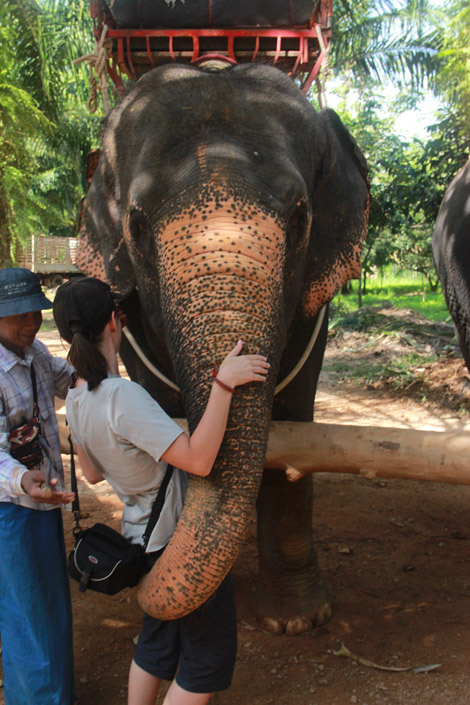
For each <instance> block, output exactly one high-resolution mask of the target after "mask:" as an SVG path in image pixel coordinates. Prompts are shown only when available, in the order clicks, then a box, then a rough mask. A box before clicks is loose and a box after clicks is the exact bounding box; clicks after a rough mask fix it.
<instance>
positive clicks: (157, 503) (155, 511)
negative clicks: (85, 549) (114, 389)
mask: <svg viewBox="0 0 470 705" xmlns="http://www.w3.org/2000/svg"><path fill="white" fill-rule="evenodd" d="M68 441H69V447H70V475H71V490H72V492H75V499H74V500H73V502H72V511H73V514H74V518H75V528H74V531H73V532H74V534H76V533H78V532H79V531H80V501H79V499H78V483H77V475H76V470H75V458H74V449H73V441H72V432H71V431H70V432H69V437H68ZM173 470H174V467H173V465H167V468H166V473H165V477H164V478H163V482H162V484H161V485H160V488H159V490H158V494H157V496H156V497H155V499H154V500H153V504H152V511H151V512H150V516H149V520H148V522H147V526H146V527H145V531H144V533H143V536H142V539H143V545H144V550H145V549H146V548H147V544H148V542H149V540H150V536H151V535H152V531H153V530H154V528H155V525H156V523H157V521H158V519H159V517H160V514H161V512H162V509H163V505H164V503H165V495H166V490H167V488H168V484H169V482H170V480H171V476H172V475H173Z"/></svg>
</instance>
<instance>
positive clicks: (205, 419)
mask: <svg viewBox="0 0 470 705" xmlns="http://www.w3.org/2000/svg"><path fill="white" fill-rule="evenodd" d="M242 347H243V342H242V341H241V340H239V341H238V343H237V344H236V345H235V347H234V348H233V350H232V351H231V352H229V354H228V355H227V357H226V358H225V359H224V361H223V362H222V364H221V366H220V369H219V372H218V374H217V379H218V380H219V382H220V384H214V385H213V386H212V389H211V393H210V396H209V400H208V402H207V406H206V409H205V411H204V413H203V415H202V417H201V420H200V421H199V424H198V425H197V427H196V428H195V430H194V432H193V434H192V435H191V436H190V437H189V438H188V436H186V435H185V434H184V433H182V434H181V435H180V436H178V438H177V439H176V440H175V441H174V442H173V443H172V444H171V446H170V447H169V448H168V449H167V450H166V451H165V453H164V454H163V455H162V460H165V461H166V462H167V463H171V464H172V465H175V466H176V467H178V468H181V469H182V470H186V472H189V473H192V474H193V475H201V476H203V477H205V476H206V475H208V474H209V473H210V471H211V470H212V466H213V464H214V461H215V459H216V457H217V453H218V452H219V448H220V444H221V443H222V439H223V437H224V434H225V429H226V426H227V418H228V412H229V409H230V403H231V401H232V394H231V392H233V388H234V387H237V386H238V385H240V384H246V383H247V382H264V381H265V379H266V375H267V373H268V370H269V362H267V360H266V358H265V357H263V356H262V355H240V352H241V349H242Z"/></svg>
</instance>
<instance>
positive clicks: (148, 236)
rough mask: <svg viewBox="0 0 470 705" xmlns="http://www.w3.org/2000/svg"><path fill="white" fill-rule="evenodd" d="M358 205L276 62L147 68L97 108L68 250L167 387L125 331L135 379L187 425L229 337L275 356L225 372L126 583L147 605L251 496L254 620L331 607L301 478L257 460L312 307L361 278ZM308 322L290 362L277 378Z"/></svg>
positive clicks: (191, 570) (205, 556) (215, 547)
mask: <svg viewBox="0 0 470 705" xmlns="http://www.w3.org/2000/svg"><path fill="white" fill-rule="evenodd" d="M368 208H369V184H368V168H367V162H366V160H365V157H364V155H363V154H362V152H361V151H360V149H359V147H358V145H357V144H356V142H355V140H354V139H353V137H352V136H351V135H350V133H349V132H348V130H347V129H346V128H345V127H344V125H343V124H342V122H341V120H340V118H339V117H338V115H337V114H336V113H335V112H334V111H333V110H328V109H326V110H324V111H321V112H317V111H315V110H314V108H313V107H312V105H311V104H310V102H309V101H308V100H307V98H306V97H305V96H304V94H303V93H302V92H301V90H300V89H299V88H298V87H297V85H296V84H295V82H294V81H293V80H292V79H290V78H289V77H288V76H287V75H286V74H284V73H283V72H282V71H280V70H278V69H276V68H274V67H272V66H269V65H266V64H255V63H253V64H241V65H235V66H229V67H227V68H225V69H224V70H215V68H214V66H213V65H211V64H209V65H207V66H195V65H189V64H176V63H175V64H167V65H164V66H160V67H157V68H155V69H152V70H150V71H149V72H148V73H146V74H145V75H144V76H143V77H142V78H140V79H139V81H138V82H137V83H136V84H135V85H134V86H133V87H132V89H131V90H130V91H129V92H128V94H127V95H126V96H125V97H124V98H123V99H122V100H121V102H120V103H119V104H118V105H117V106H116V107H115V108H114V109H113V110H112V111H111V113H110V114H109V116H108V117H107V120H106V124H105V126H104V130H103V139H102V152H101V156H100V159H99V163H98V166H97V170H96V172H95V174H94V176H93V179H92V182H91V185H90V188H89V191H88V194H87V195H86V197H85V199H84V204H83V216H82V225H81V238H82V240H81V247H80V253H79V260H78V264H79V267H80V268H81V270H82V271H83V272H84V273H86V274H88V275H93V276H98V277H100V278H102V279H104V280H106V281H107V282H108V283H109V284H110V286H111V287H112V290H113V292H114V293H115V295H116V297H117V298H118V300H119V301H120V302H121V306H122V308H123V309H124V311H125V313H126V315H127V318H128V321H129V323H128V329H129V331H130V333H131V334H132V336H133V337H134V338H135V339H136V340H137V341H138V343H139V345H140V348H141V350H142V351H143V353H144V354H145V356H146V357H147V358H148V359H149V360H150V362H151V363H152V365H154V366H155V367H156V368H158V369H159V370H160V371H161V372H162V373H163V375H164V376H165V378H167V379H168V380H170V383H171V386H168V385H166V384H165V382H164V381H161V380H160V379H159V378H157V377H155V376H154V375H153V374H152V373H150V372H149V370H148V369H147V367H146V366H145V365H144V364H143V362H142V361H141V358H140V357H139V356H138V355H137V354H136V353H135V352H134V349H133V348H132V347H131V346H130V345H129V343H128V342H127V340H126V339H125V338H123V344H122V348H121V357H122V360H123V362H124V364H125V366H126V368H127V370H128V373H129V375H130V377H131V379H133V380H135V381H137V382H139V383H140V384H142V385H144V386H145V388H146V389H147V390H148V391H149V392H150V393H151V394H152V396H154V397H155V398H156V399H157V400H158V401H159V403H160V404H161V406H162V407H163V408H164V409H165V411H166V412H167V413H168V414H170V415H171V416H173V417H181V416H182V417H186V418H187V420H188V427H189V431H190V432H192V430H193V429H194V428H195V426H196V425H197V423H198V420H199V419H200V417H201V415H202V412H203V410H204V407H205V404H206V401H207V398H208V394H209V391H210V386H211V383H212V379H213V374H214V366H217V365H218V364H219V363H220V362H221V360H222V359H223V357H224V356H225V354H226V353H227V352H228V351H229V350H230V349H231V347H232V346H233V344H234V343H235V342H236V341H237V340H238V339H240V338H241V339H243V341H244V352H246V353H249V352H257V353H260V354H262V355H265V356H266V357H267V358H268V360H269V362H270V365H271V367H270V372H269V375H268V379H267V381H266V383H265V384H264V385H256V384H251V385H247V386H244V387H239V388H237V390H236V393H235V394H234V396H233V401H232V406H231V411H230V417H229V422H228V426H227V432H226V434H225V437H224V441H223V444H222V446H221V449H220V451H219V454H218V457H217V460H216V463H215V465H214V467H213V470H212V472H211V474H210V476H209V477H208V478H205V479H201V478H195V477H190V480H189V489H188V494H187V498H186V502H185V506H184V510H183V514H182V516H181V518H180V520H179V522H178V525H177V528H176V531H175V533H174V535H173V537H172V539H171V541H170V542H169V544H168V545H167V547H166V549H165V551H164V553H163V555H162V556H161V558H160V559H159V560H158V561H157V563H156V565H155V567H154V568H153V569H152V571H151V572H150V573H149V574H148V575H147V576H146V577H145V578H144V579H143V580H142V581H141V583H140V585H139V587H138V601H139V604H140V605H141V607H142V608H143V609H144V610H145V611H146V612H147V613H149V614H151V615H153V616H156V617H159V618H161V619H175V618H177V617H179V616H182V615H184V614H187V613H189V612H190V611H192V610H193V609H195V608H196V607H197V606H198V605H199V604H201V603H202V602H203V601H204V600H206V599H207V598H208V597H209V596H210V595H211V594H212V593H213V592H214V590H215V589H216V587H217V586H218V584H219V583H220V582H221V580H222V579H223V577H224V576H225V575H226V574H227V572H228V571H229V570H230V569H231V567H232V565H233V563H234V561H235V559H236V557H237V554H238V553H239V550H240V547H241V544H242V542H243V540H244V538H245V536H246V531H247V527H248V525H249V523H250V522H251V521H252V519H253V516H254V513H255V510H256V511H257V516H258V530H257V531H258V545H259V584H258V592H257V596H258V597H257V604H258V605H259V609H258V614H259V616H260V618H263V619H264V623H265V626H266V627H267V628H268V629H270V630H271V631H273V632H276V633H281V632H282V633H283V632H287V633H291V634H295V633H301V632H304V631H307V630H310V629H312V627H313V625H318V624H322V623H324V622H325V621H326V620H327V619H329V618H330V616H331V614H332V606H331V605H332V601H333V596H332V593H331V590H330V588H329V586H328V584H327V581H326V579H325V578H324V577H323V576H322V574H321V572H320V569H319V566H318V561H317V556H316V553H315V546H314V541H313V536H312V482H311V478H310V477H308V478H304V479H302V480H301V481H300V482H299V483H297V484H292V483H291V484H289V483H288V482H287V480H286V478H285V473H283V472H281V471H280V470H278V471H276V470H269V471H265V472H264V473H263V469H264V459H265V453H266V446H267V439H268V433H269V426H270V422H271V419H273V420H292V421H311V420H312V419H313V406H314V397H315V392H316V386H317V380H318V375H319V373H320V369H321V365H322V360H323V352H324V348H325V343H326V336H327V318H328V316H327V315H324V316H323V322H322V323H321V325H320V324H319V318H318V317H319V315H320V314H319V312H320V311H321V310H322V307H325V306H327V305H328V303H329V302H330V300H331V299H332V297H333V296H334V294H335V292H336V291H337V290H338V289H339V287H341V286H342V285H343V284H344V283H345V282H346V281H347V280H349V279H350V278H355V277H358V276H359V272H360V266H361V251H362V243H363V240H364V237H365V232H366V226H367V218H368ZM317 322H318V325H317V330H318V329H319V334H318V338H317V340H316V342H315V344H313V342H312V343H311V347H312V345H313V348H312V350H311V351H310V350H307V352H306V354H305V357H306V358H307V359H306V361H305V362H304V364H303V367H302V368H301V370H300V372H299V373H298V374H297V376H296V377H295V378H294V379H293V380H291V381H289V383H288V384H286V385H285V386H284V387H283V389H281V390H280V391H279V393H278V394H275V391H276V385H277V384H278V383H279V380H281V379H284V378H285V377H286V375H288V373H289V372H290V371H291V370H292V368H294V367H295V366H296V365H297V362H298V360H299V358H301V356H302V353H303V352H304V350H305V349H306V347H307V345H308V342H309V339H310V338H311V335H312V331H313V329H314V327H315V324H316V323H317Z"/></svg>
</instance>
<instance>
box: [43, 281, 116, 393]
mask: <svg viewBox="0 0 470 705" xmlns="http://www.w3.org/2000/svg"><path fill="white" fill-rule="evenodd" d="M113 311H114V300H113V296H112V293H111V289H110V287H109V285H108V284H106V283H105V282H103V281H100V280H99V279H95V278H94V277H77V278H75V277H74V278H72V279H69V280H68V281H66V282H65V283H64V284H62V285H61V286H60V287H59V288H58V289H57V293H56V295H55V299H54V308H53V313H54V320H55V323H56V326H57V328H58V330H59V333H60V335H61V336H62V337H63V338H65V340H66V341H67V342H69V343H70V345H71V347H70V350H69V354H68V360H69V361H70V362H71V363H72V365H73V366H74V367H75V371H76V373H77V374H78V375H79V376H80V377H82V378H83V379H85V380H86V381H87V382H88V389H89V390H90V391H91V390H92V389H95V387H97V386H98V385H99V384H100V382H102V381H103V380H104V379H106V377H107V376H108V363H107V361H106V358H105V357H104V355H103V354H102V353H101V351H100V349H99V347H98V345H99V343H100V342H101V340H102V337H103V331H104V329H105V327H106V325H107V323H108V322H109V319H110V317H111V314H112V312H113Z"/></svg>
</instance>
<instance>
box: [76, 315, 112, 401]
mask: <svg viewBox="0 0 470 705" xmlns="http://www.w3.org/2000/svg"><path fill="white" fill-rule="evenodd" d="M72 326H73V324H72ZM102 336H103V331H101V333H99V334H98V335H90V334H88V333H87V332H85V331H83V330H81V329H80V328H79V327H77V328H76V329H75V330H74V331H73V337H72V344H71V346H70V350H69V353H68V355H67V359H68V360H69V362H70V363H71V364H72V365H73V366H74V368H75V372H76V373H77V375H78V376H79V377H82V379H84V380H86V381H87V382H88V389H89V391H90V392H91V391H92V390H93V389H95V388H96V387H97V386H98V385H99V384H100V383H101V382H102V381H103V380H104V379H106V377H107V376H108V362H107V360H106V358H105V356H104V355H103V353H102V352H101V350H100V349H99V347H98V344H99V343H100V341H101V338H102Z"/></svg>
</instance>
